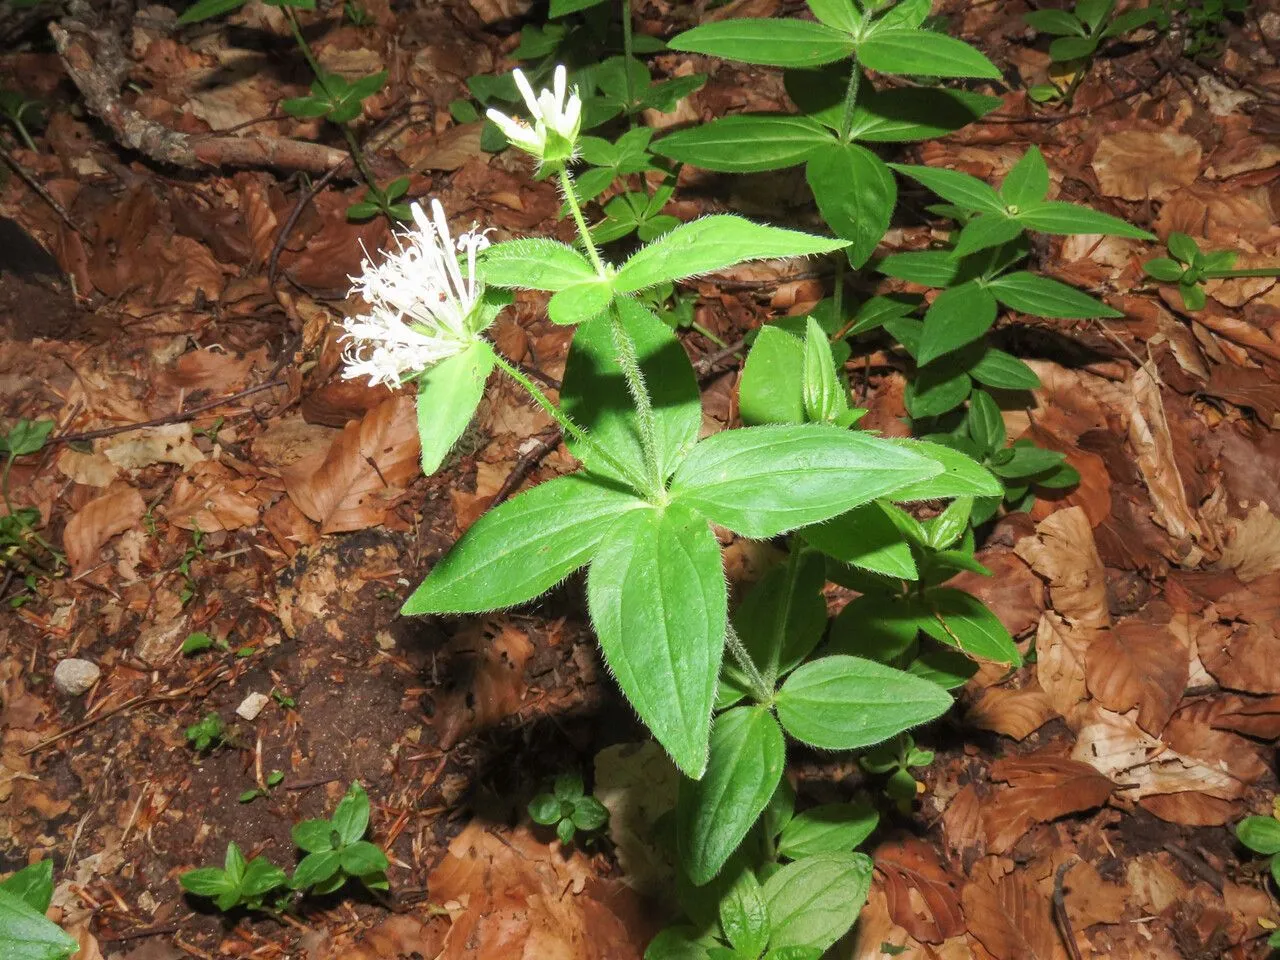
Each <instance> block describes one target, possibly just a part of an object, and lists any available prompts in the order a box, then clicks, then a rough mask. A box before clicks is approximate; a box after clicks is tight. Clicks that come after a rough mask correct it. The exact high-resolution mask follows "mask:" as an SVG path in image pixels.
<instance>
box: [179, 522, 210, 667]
mask: <svg viewBox="0 0 1280 960" xmlns="http://www.w3.org/2000/svg"><path fill="white" fill-rule="evenodd" d="M203 556H204V531H203V530H201V529H200V527H199V525H198V524H193V525H192V527H191V545H190V546H189V547H187V549H186V550H184V551H183V552H182V559H181V560H179V561H178V575H179V576H180V577H182V589H181V590H180V591H179V592H178V599H179V600H180V601H181V602H182V605H183V606H184V607H185V606H186V605H187V604H188V603H189V602H190V601H191V600H192V598H194V597H195V595H196V592H197V591H198V589H199V588H198V586H197V585H196V581H195V577H193V576H192V574H191V565H192V564H193V563H195V562H196V560H198V559H199V558H201V557H203ZM196 642H197V644H198V643H199V641H196ZM184 652H185V651H184Z"/></svg>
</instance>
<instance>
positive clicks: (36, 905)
mask: <svg viewBox="0 0 1280 960" xmlns="http://www.w3.org/2000/svg"><path fill="white" fill-rule="evenodd" d="M0 890H3V891H4V892H5V893H7V894H9V895H10V896H14V897H17V898H18V899H19V900H21V901H22V902H23V903H25V904H26V905H27V906H29V907H30V908H31V909H32V910H35V911H36V912H37V913H44V912H45V911H46V910H48V909H49V904H50V902H51V901H52V900H53V861H52V860H51V859H49V858H48V857H46V858H45V859H44V860H41V861H39V862H38V863H33V864H31V865H30V866H26V867H23V868H22V869H21V870H19V871H18V872H17V873H15V874H14V875H13V876H11V877H9V879H7V880H5V881H4V882H3V883H0Z"/></svg>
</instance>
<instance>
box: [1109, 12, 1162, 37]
mask: <svg viewBox="0 0 1280 960" xmlns="http://www.w3.org/2000/svg"><path fill="white" fill-rule="evenodd" d="M1159 16H1160V11H1159V10H1158V9H1156V8H1155V7H1154V6H1152V7H1140V8H1138V9H1137V10H1126V11H1125V12H1124V13H1121V14H1117V15H1116V18H1115V19H1114V20H1112V21H1111V22H1110V23H1108V24H1107V26H1106V29H1105V30H1103V31H1102V35H1103V36H1104V37H1119V36H1123V35H1124V34H1126V33H1128V32H1129V31H1130V30H1137V29H1138V28H1139V27H1141V26H1145V25H1146V24H1148V23H1151V22H1152V21H1153V20H1156V19H1157V18H1158V17H1159Z"/></svg>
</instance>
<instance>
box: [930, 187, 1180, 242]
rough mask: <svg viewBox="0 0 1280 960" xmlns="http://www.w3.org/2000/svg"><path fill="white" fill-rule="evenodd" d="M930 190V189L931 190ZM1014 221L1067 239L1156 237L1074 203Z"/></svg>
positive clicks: (1024, 213)
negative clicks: (1092, 235) (1087, 235)
mask: <svg viewBox="0 0 1280 960" xmlns="http://www.w3.org/2000/svg"><path fill="white" fill-rule="evenodd" d="M930 189H932V187H930ZM1017 217H1018V219H1019V220H1021V221H1022V223H1024V224H1025V225H1026V226H1028V227H1030V228H1031V229H1032V230H1039V231H1040V232H1041V233H1053V234H1060V235H1063V236H1070V235H1072V234H1078V233H1101V234H1106V235H1108V236H1113V237H1131V238H1132V239H1134V240H1154V239H1155V234H1153V233H1148V232H1147V231H1146V230H1143V229H1142V228H1141V227H1135V226H1134V225H1133V224H1131V223H1128V222H1127V221H1125V220H1121V219H1120V218H1119V217H1113V216H1111V215H1110V214H1109V213H1101V212H1100V211H1098V210H1091V209H1090V208H1089V207H1083V206H1080V205H1079V204H1075V203H1064V202H1063V201H1061V200H1045V201H1042V202H1040V203H1034V204H1030V205H1028V206H1024V207H1019V208H1018V213H1017Z"/></svg>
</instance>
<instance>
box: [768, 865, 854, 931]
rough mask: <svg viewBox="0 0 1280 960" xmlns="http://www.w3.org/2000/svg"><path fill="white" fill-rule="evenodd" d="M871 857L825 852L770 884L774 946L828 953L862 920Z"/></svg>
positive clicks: (779, 874) (775, 876) (778, 875)
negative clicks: (861, 914)
mask: <svg viewBox="0 0 1280 960" xmlns="http://www.w3.org/2000/svg"><path fill="white" fill-rule="evenodd" d="M872 868H873V864H872V862H871V858H870V857H868V856H866V855H865V854H861V853H820V854H817V855H815V856H812V857H805V858H804V859H803V860H796V861H795V862H793V863H788V864H787V865H786V866H784V867H783V868H782V869H781V870H779V871H777V872H776V873H774V874H772V875H771V876H770V877H769V879H768V880H766V881H765V883H764V897H765V903H766V904H767V905H768V907H769V927H770V930H771V935H770V939H769V947H770V949H771V950H779V949H785V948H787V947H810V948H817V949H818V950H819V951H825V950H826V949H827V948H828V947H830V946H831V945H832V944H833V943H835V942H836V941H837V940H839V939H840V938H841V937H842V936H843V935H844V934H845V932H846V931H847V930H848V929H849V928H850V927H852V926H853V922H854V921H855V920H856V919H858V913H859V912H860V911H861V910H862V905H863V903H865V902H866V899H867V893H868V892H870V889H871V871H872Z"/></svg>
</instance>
